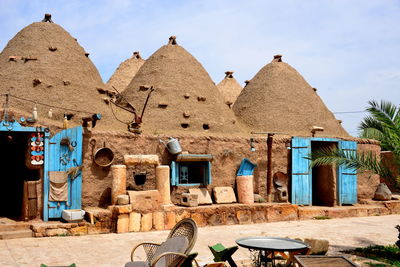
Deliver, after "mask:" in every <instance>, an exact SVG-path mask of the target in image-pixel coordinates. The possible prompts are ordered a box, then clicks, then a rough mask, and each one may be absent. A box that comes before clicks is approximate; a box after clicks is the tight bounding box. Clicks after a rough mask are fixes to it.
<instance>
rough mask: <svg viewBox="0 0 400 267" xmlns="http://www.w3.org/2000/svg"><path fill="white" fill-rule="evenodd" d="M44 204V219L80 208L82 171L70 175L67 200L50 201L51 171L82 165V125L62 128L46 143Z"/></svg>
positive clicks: (64, 170) (66, 169)
mask: <svg viewBox="0 0 400 267" xmlns="http://www.w3.org/2000/svg"><path fill="white" fill-rule="evenodd" d="M45 146H46V148H45V175H44V202H43V203H44V206H43V219H44V221H47V220H48V219H49V218H61V213H62V211H63V210H64V209H80V208H81V195H82V173H81V171H79V172H78V173H77V175H75V176H74V177H73V176H72V175H69V176H68V178H67V181H68V197H67V200H66V201H49V191H50V181H49V174H51V172H66V171H68V170H71V169H70V168H72V167H78V166H81V165H82V126H79V127H75V128H70V129H66V130H62V131H61V132H59V133H57V134H56V135H54V136H53V137H52V138H50V139H47V140H46V144H45Z"/></svg>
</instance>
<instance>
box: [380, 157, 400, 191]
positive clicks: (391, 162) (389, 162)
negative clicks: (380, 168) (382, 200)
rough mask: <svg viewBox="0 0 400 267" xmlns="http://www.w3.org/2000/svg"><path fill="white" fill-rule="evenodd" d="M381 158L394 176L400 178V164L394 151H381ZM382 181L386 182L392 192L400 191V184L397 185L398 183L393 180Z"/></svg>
mask: <svg viewBox="0 0 400 267" xmlns="http://www.w3.org/2000/svg"><path fill="white" fill-rule="evenodd" d="M381 158H382V162H383V164H384V165H385V166H386V167H387V168H388V169H389V170H390V171H391V172H392V174H393V177H395V178H399V176H400V173H399V169H400V168H399V166H398V165H397V164H396V161H395V158H394V155H393V152H391V151H382V152H381ZM381 182H384V183H386V184H387V186H388V187H389V189H390V190H391V191H392V192H400V185H397V186H396V183H395V182H394V181H391V180H383V179H382V181H381Z"/></svg>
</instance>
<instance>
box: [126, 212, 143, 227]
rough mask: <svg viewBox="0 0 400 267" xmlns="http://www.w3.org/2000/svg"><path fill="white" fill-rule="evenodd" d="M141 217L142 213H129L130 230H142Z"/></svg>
mask: <svg viewBox="0 0 400 267" xmlns="http://www.w3.org/2000/svg"><path fill="white" fill-rule="evenodd" d="M141 217H142V215H140V213H137V212H131V213H129V232H140V221H141Z"/></svg>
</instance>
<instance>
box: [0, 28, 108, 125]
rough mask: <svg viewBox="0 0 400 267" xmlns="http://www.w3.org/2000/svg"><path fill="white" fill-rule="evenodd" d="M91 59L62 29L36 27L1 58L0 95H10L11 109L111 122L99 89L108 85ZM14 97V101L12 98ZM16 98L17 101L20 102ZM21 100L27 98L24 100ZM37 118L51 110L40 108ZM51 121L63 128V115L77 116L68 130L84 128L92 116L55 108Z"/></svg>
mask: <svg viewBox="0 0 400 267" xmlns="http://www.w3.org/2000/svg"><path fill="white" fill-rule="evenodd" d="M88 56H89V54H88V53H86V52H85V50H84V49H83V48H82V47H81V46H80V45H79V44H78V42H77V41H76V39H74V38H73V37H72V36H71V35H70V34H69V33H68V32H67V31H65V30H64V29H63V28H62V27H61V26H59V25H57V24H55V23H52V22H51V21H47V22H44V21H42V22H35V23H32V24H30V25H28V26H27V27H25V28H23V29H22V30H21V31H20V32H18V33H17V35H15V36H14V38H12V39H11V40H10V41H9V42H8V44H7V46H6V47H5V48H4V50H3V51H2V52H1V54H0V92H1V94H6V93H9V94H10V95H11V97H10V104H9V106H10V108H11V109H15V110H17V111H21V112H22V113H24V112H29V113H31V111H32V108H33V106H34V103H32V102H29V101H26V100H31V101H33V102H36V103H44V104H48V105H52V106H56V107H62V108H68V109H73V110H80V111H89V112H93V113H101V114H102V115H103V118H102V121H101V122H98V124H97V125H102V124H103V125H104V123H103V120H106V121H109V122H111V121H112V120H111V114H110V113H109V112H110V111H109V108H108V106H107V105H106V104H105V103H104V102H103V100H102V98H101V96H99V94H98V92H97V88H104V87H105V85H104V83H103V82H102V79H101V77H100V75H99V72H98V71H97V69H96V67H95V66H94V64H93V63H92V61H91V60H90V59H89V58H88ZM14 96H15V97H14ZM16 97H18V98H16ZM20 98H24V99H25V100H22V99H20ZM37 110H38V114H39V118H43V117H46V116H47V114H48V111H49V107H46V106H43V105H41V104H38V105H37ZM52 113H53V116H52V120H51V121H52V122H54V123H58V122H59V123H60V124H61V125H62V120H63V114H64V113H72V114H74V117H73V120H72V121H71V122H70V126H73V125H78V124H80V123H81V118H82V117H85V116H88V115H90V114H85V113H79V112H74V111H70V110H65V109H59V108H52Z"/></svg>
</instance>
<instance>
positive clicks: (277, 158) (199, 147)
mask: <svg viewBox="0 0 400 267" xmlns="http://www.w3.org/2000/svg"><path fill="white" fill-rule="evenodd" d="M173 137H175V138H178V139H179V142H180V144H181V147H182V150H183V151H188V152H189V153H193V154H212V155H213V160H212V167H211V169H212V184H211V185H209V186H208V187H207V189H208V190H209V191H210V193H211V191H212V188H213V187H215V186H231V187H235V179H236V173H237V170H238V168H239V166H240V163H241V161H242V159H243V158H248V159H250V160H251V161H252V162H253V163H256V164H257V167H256V168H255V169H254V191H255V193H258V194H260V195H262V196H264V197H265V195H266V177H267V171H266V169H267V143H266V138H255V139H254V141H253V146H254V147H255V149H256V150H255V151H253V152H252V151H250V139H249V138H246V137H234V138H225V137H214V136H205V137H204V136H180V135H178V136H173ZM159 139H162V140H164V141H166V140H168V136H146V135H133V134H129V133H116V132H101V133H93V134H91V135H90V136H89V135H86V136H85V137H84V149H83V153H84V155H83V164H84V169H83V185H82V204H83V206H99V207H106V206H107V205H109V204H110V200H109V199H110V194H111V184H112V175H111V172H110V168H109V167H100V166H98V165H96V164H95V163H94V162H93V160H92V155H93V153H95V152H96V150H97V149H99V148H101V147H103V145H104V143H105V146H106V147H108V148H110V149H111V150H112V151H113V152H114V156H115V158H114V162H113V164H124V161H123V156H124V155H127V154H156V155H158V156H159V158H160V163H161V164H163V165H170V163H171V161H172V160H174V159H175V157H174V156H173V155H171V154H169V153H168V151H167V150H166V148H165V147H164V145H162V144H160V142H159ZM91 140H96V145H95V147H93V146H92V144H91ZM92 143H93V142H92ZM288 153H289V152H288V150H287V148H286V147H285V143H284V142H281V141H279V142H277V143H276V142H274V145H273V167H272V168H273V172H272V174H273V173H274V172H277V171H281V172H284V173H288V167H287V166H288ZM138 170H139V171H140V172H143V171H146V172H147V174H148V175H147V179H146V183H145V184H144V185H143V186H134V182H133V172H137V171H138ZM154 173H155V172H154V166H141V167H128V168H127V184H128V186H129V185H130V186H131V187H133V188H134V189H136V190H150V189H155V175H154ZM188 188H189V187H186V186H185V187H172V199H173V200H175V201H176V200H177V197H178V196H179V194H180V193H182V192H184V191H187V189H188Z"/></svg>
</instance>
